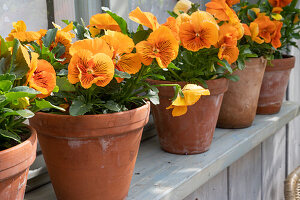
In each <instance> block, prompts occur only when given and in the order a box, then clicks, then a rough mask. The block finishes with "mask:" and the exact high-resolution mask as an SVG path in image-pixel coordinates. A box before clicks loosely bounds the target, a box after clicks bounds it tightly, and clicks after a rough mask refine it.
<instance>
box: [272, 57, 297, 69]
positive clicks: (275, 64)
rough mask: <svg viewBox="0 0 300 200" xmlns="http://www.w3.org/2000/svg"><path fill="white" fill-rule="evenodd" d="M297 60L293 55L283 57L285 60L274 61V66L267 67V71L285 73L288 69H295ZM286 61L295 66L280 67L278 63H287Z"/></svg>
mask: <svg viewBox="0 0 300 200" xmlns="http://www.w3.org/2000/svg"><path fill="white" fill-rule="evenodd" d="M295 60H296V57H295V56H293V55H283V58H278V59H274V60H272V61H271V63H272V64H273V65H274V66H270V65H267V67H266V71H285V70H288V69H292V68H294V67H295ZM285 61H288V62H293V63H294V64H293V65H286V64H285V65H279V64H278V62H285Z"/></svg>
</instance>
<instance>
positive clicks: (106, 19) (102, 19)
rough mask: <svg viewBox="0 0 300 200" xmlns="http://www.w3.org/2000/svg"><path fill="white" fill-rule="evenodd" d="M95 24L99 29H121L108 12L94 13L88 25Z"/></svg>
mask: <svg viewBox="0 0 300 200" xmlns="http://www.w3.org/2000/svg"><path fill="white" fill-rule="evenodd" d="M92 26H95V27H96V28H98V29H105V30H112V31H121V29H120V26H119V25H118V23H117V22H116V21H115V20H114V19H113V18H112V17H111V16H110V15H109V14H107V13H99V14H96V15H93V16H92V17H91V19H90V25H88V27H92Z"/></svg>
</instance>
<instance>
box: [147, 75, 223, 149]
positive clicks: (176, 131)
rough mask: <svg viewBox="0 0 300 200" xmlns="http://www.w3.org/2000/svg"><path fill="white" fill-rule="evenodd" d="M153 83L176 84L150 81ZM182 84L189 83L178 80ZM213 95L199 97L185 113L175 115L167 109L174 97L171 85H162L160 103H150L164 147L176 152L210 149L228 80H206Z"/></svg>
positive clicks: (161, 143)
mask: <svg viewBox="0 0 300 200" xmlns="http://www.w3.org/2000/svg"><path fill="white" fill-rule="evenodd" d="M149 82H150V83H151V84H153V85H157V84H161V83H174V82H167V81H154V80H149ZM177 83H178V84H179V85H181V86H182V87H183V86H184V85H185V84H186V83H183V82H177ZM207 84H208V89H209V91H210V96H201V98H200V100H199V101H198V102H197V103H196V104H194V105H192V106H189V107H188V111H187V113H186V114H185V115H182V116H179V117H173V116H172V111H171V110H166V107H168V106H169V105H170V104H171V100H170V99H171V98H172V97H173V96H174V89H173V88H172V87H159V88H158V89H159V98H160V104H159V105H153V104H151V108H152V113H153V117H154V122H155V125H156V129H157V132H158V136H159V142H160V145H161V148H162V149H163V150H165V151H167V152H170V153H175V154H197V153H202V152H205V151H207V150H208V149H209V147H210V144H211V142H212V138H213V134H214V131H215V127H216V123H217V118H218V114H219V111H220V106H221V103H222V99H223V94H224V92H225V91H226V90H227V87H228V80H226V79H224V78H222V79H217V80H209V81H207Z"/></svg>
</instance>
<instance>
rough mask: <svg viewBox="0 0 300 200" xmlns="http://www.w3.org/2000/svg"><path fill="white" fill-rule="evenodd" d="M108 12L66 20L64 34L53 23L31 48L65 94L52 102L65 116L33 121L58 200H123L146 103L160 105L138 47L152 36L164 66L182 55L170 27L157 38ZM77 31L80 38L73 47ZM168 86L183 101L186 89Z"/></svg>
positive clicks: (51, 113) (146, 112)
mask: <svg viewBox="0 0 300 200" xmlns="http://www.w3.org/2000/svg"><path fill="white" fill-rule="evenodd" d="M104 10H105V11H106V13H102V14H96V15H94V16H92V17H91V19H90V24H89V25H88V26H85V24H84V22H81V23H78V22H70V21H68V20H64V22H65V23H66V24H68V25H67V26H66V27H65V28H61V27H60V26H58V25H56V24H54V27H55V28H53V29H49V30H48V31H47V30H40V31H39V32H38V33H40V34H41V37H40V38H39V39H37V40H35V41H32V42H30V43H29V44H30V48H31V50H32V51H35V52H37V53H38V54H39V57H40V58H42V59H45V60H47V61H49V62H50V63H51V64H52V65H53V66H54V68H55V70H56V72H57V86H58V88H59V90H58V91H55V92H54V93H53V95H51V96H49V97H47V100H49V101H50V102H52V103H53V104H55V105H60V106H61V107H64V108H65V109H66V112H57V111H54V110H49V111H48V112H40V113H37V114H36V115H35V117H34V118H31V119H30V125H32V126H33V127H34V128H35V129H36V130H37V133H38V134H37V135H38V139H39V142H40V145H41V149H42V152H43V155H44V158H45V162H46V165H47V168H48V172H49V175H50V178H51V181H52V184H53V187H54V190H55V193H56V196H57V198H58V199H80V200H81V199H96V198H101V199H108V200H110V199H116V200H119V199H125V197H126V196H127V193H128V190H129V186H130V181H131V177H132V173H133V170H134V166H135V161H136V157H137V153H138V149H139V144H140V140H141V135H142V131H143V127H144V126H145V125H146V123H147V122H148V119H149V113H150V103H149V102H148V100H150V101H151V102H152V103H154V104H157V103H159V98H158V95H157V93H158V90H157V88H156V87H158V86H159V85H157V86H152V85H150V84H149V83H147V82H146V79H147V78H148V77H149V76H150V72H151V71H152V69H151V67H150V66H145V65H142V64H141V55H140V54H138V53H137V52H136V49H137V46H136V45H135V44H136V43H139V44H142V43H143V42H146V41H144V38H145V35H150V36H149V38H150V37H151V38H152V39H153V41H154V42H156V44H157V45H158V46H157V49H153V48H152V47H151V48H150V49H149V50H152V51H153V52H149V54H151V56H153V58H154V57H155V56H157V57H156V59H157V60H160V62H161V63H162V65H163V66H165V65H168V64H169V63H170V62H171V61H172V60H174V59H175V58H176V56H177V52H178V43H177V41H176V40H175V38H174V36H173V34H172V33H171V30H170V29H169V28H167V27H160V28H157V29H156V30H155V31H154V32H152V33H151V34H150V32H147V31H145V30H143V28H142V27H140V28H139V29H138V31H137V32H129V31H128V29H127V23H126V21H125V20H124V19H122V18H121V17H119V16H117V15H116V14H114V13H112V12H111V11H110V10H108V9H107V8H105V9H104ZM72 30H74V32H75V33H76V36H77V39H78V40H77V41H76V42H74V43H72V37H74V35H73V33H71V31H72ZM132 38H133V39H132ZM149 38H148V39H149ZM160 50H164V52H158V51H160ZM158 56H159V57H158ZM148 62H149V63H150V62H152V60H150V59H149V60H148ZM155 75H156V74H154V73H152V72H151V76H155ZM157 76H159V75H157ZM169 86H174V87H175V88H176V93H175V94H176V95H178V94H180V95H182V96H183V95H184V94H183V91H182V90H181V87H180V85H177V84H170V85H169ZM191 86H193V87H196V89H198V88H197V86H194V85H189V86H188V87H191ZM191 91H194V90H193V89H191ZM176 95H175V96H176ZM192 98H193V97H192ZM192 98H191V99H192Z"/></svg>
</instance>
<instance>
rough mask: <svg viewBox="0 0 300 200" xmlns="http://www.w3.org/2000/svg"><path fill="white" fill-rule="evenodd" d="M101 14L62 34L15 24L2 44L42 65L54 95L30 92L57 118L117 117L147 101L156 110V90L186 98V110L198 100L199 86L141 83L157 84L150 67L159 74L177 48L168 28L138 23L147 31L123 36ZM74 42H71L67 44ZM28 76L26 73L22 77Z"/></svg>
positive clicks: (116, 21)
mask: <svg viewBox="0 0 300 200" xmlns="http://www.w3.org/2000/svg"><path fill="white" fill-rule="evenodd" d="M104 10H105V11H106V13H101V14H96V15H94V16H92V17H91V19H90V22H89V25H87V26H86V25H85V23H84V22H83V21H81V23H79V22H75V21H74V22H71V21H68V20H64V22H65V23H66V24H67V25H66V27H64V28H62V27H60V26H58V25H56V24H53V26H54V27H53V28H52V29H49V30H40V31H37V32H31V31H27V30H26V28H25V27H24V26H25V24H24V23H23V22H17V23H15V24H14V28H15V29H14V30H12V31H11V33H10V34H9V36H8V38H7V39H8V40H11V39H16V38H17V39H19V40H20V41H21V43H22V44H23V45H24V46H25V47H26V48H27V49H28V50H29V51H31V52H32V53H31V54H32V55H34V56H32V57H34V58H36V59H39V60H43V63H42V64H41V66H43V67H44V68H43V70H48V71H49V69H50V68H51V69H54V73H56V84H54V85H56V86H55V89H54V90H53V91H51V90H50V86H49V88H48V87H44V88H38V87H36V88H35V89H36V90H39V91H41V92H42V94H43V95H45V96H43V97H45V98H46V99H47V100H48V101H49V102H51V103H53V104H54V105H59V106H61V107H63V108H65V110H66V111H65V112H60V114H70V115H73V116H77V115H87V114H105V113H113V112H121V111H126V110H130V109H134V108H136V107H139V106H142V105H144V104H145V101H147V100H150V101H151V102H152V103H154V104H158V103H159V99H158V95H157V94H158V89H157V87H160V86H172V87H174V88H175V95H174V99H176V98H177V97H178V96H180V97H181V98H184V97H186V98H188V102H189V103H188V104H189V105H192V104H194V103H195V102H196V101H197V100H198V99H199V98H200V96H201V94H202V93H203V92H200V90H199V87H200V86H196V85H189V87H186V88H185V89H184V90H181V87H180V86H179V85H178V84H163V85H155V86H153V85H150V84H149V83H148V82H147V81H146V79H148V78H151V77H159V78H161V77H162V76H161V75H159V74H156V73H155V72H154V68H155V67H154V66H157V67H158V68H160V70H161V71H162V70H163V69H162V68H166V67H167V66H168V65H169V64H170V63H171V61H172V60H174V59H175V58H176V57H177V55H178V48H179V44H178V41H177V40H176V38H175V36H174V34H173V32H172V31H171V29H170V28H168V27H167V26H160V25H159V24H158V23H156V21H151V20H150V21H149V20H148V19H145V18H143V20H145V22H146V23H147V25H148V26H150V27H152V29H151V30H144V29H143V27H142V26H140V27H139V29H138V30H137V31H136V32H129V30H128V28H127V23H126V21H125V20H124V19H123V18H121V17H119V16H118V15H116V14H114V13H112V12H111V11H110V10H108V9H106V8H104ZM135 12H136V13H135V14H133V13H131V14H130V18H132V19H133V18H135V17H136V20H137V19H138V18H139V17H140V16H139V15H143V13H142V12H140V11H139V10H138V9H137V10H135ZM147 17H150V18H152V17H153V18H154V16H152V15H147V16H146V18H147ZM147 20H148V21H147ZM19 27H23V28H19ZM73 32H74V33H75V34H74V33H73ZM75 36H76V38H77V41H75V42H73V41H72V40H73V38H75ZM46 62H47V64H46ZM32 73H33V72H32V71H31V70H30V72H29V75H28V76H29V77H30V76H32ZM33 74H34V73H33ZM49 80H50V77H49ZM26 83H27V82H26ZM28 83H29V85H30V84H31V82H30V81H29V82H28ZM50 83H51V85H52V83H53V82H51V81H49V84H50ZM45 84H46V85H47V86H48V85H49V84H48V82H47V83H46V82H45ZM51 89H53V88H51ZM187 91H188V92H187ZM206 93H207V92H206ZM46 96H47V97H46ZM50 112H54V111H53V110H50ZM56 113H57V112H56ZM184 113H185V112H181V113H178V114H177V116H178V115H182V114H184Z"/></svg>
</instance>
